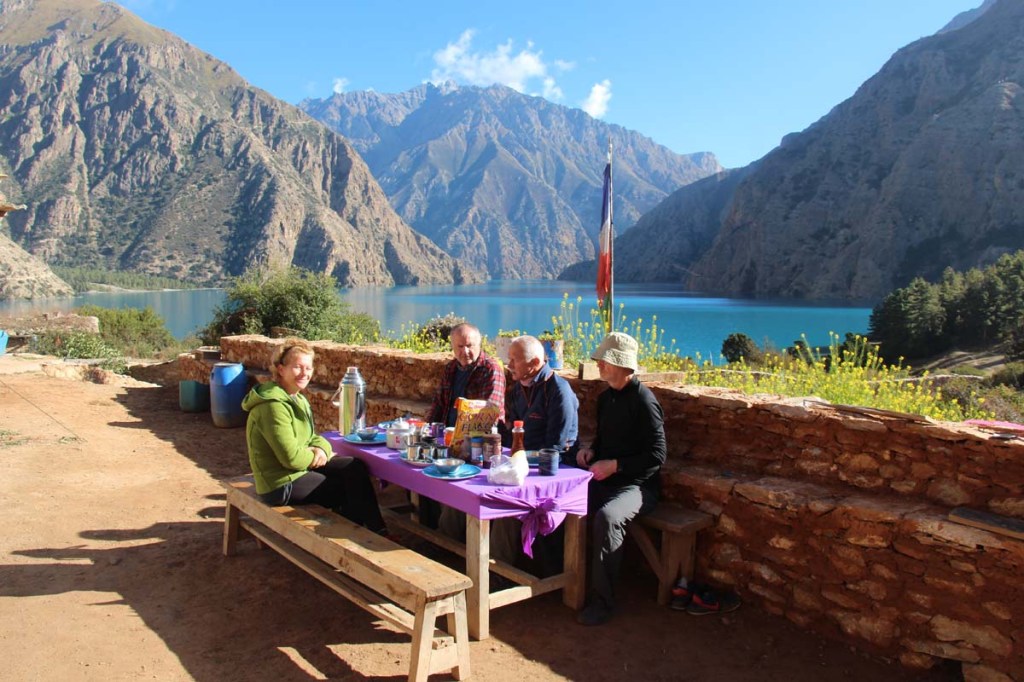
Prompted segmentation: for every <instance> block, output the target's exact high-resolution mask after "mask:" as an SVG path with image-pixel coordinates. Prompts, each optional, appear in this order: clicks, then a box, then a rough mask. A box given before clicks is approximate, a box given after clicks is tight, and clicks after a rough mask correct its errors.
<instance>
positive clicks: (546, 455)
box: [537, 448, 561, 476]
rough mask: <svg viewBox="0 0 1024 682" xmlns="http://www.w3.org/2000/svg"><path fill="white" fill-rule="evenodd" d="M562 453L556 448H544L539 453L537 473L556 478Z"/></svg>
mask: <svg viewBox="0 0 1024 682" xmlns="http://www.w3.org/2000/svg"><path fill="white" fill-rule="evenodd" d="M559 459H561V453H560V452H559V451H558V450H556V449H555V448H542V449H541V451H540V452H538V453H537V473H539V474H540V475H541V476H554V475H555V474H557V473H558V460H559Z"/></svg>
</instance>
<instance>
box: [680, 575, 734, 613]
mask: <svg viewBox="0 0 1024 682" xmlns="http://www.w3.org/2000/svg"><path fill="white" fill-rule="evenodd" d="M669 605H670V606H671V607H672V608H673V609H675V610H676V611H686V612H687V613H689V614H690V615H692V616H706V615H709V614H712V613H729V612H730V611H735V610H736V609H738V608H739V607H740V598H739V596H737V595H735V594H733V593H731V592H724V593H719V592H716V591H715V590H713V589H711V588H710V587H708V586H707V585H700V584H697V583H694V584H690V585H686V584H679V585H676V586H675V587H674V588H672V602H671V603H670V604H669Z"/></svg>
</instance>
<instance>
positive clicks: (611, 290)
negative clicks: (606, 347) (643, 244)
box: [608, 136, 615, 333]
mask: <svg viewBox="0 0 1024 682" xmlns="http://www.w3.org/2000/svg"><path fill="white" fill-rule="evenodd" d="M612 171H613V167H612V138H611V136H609V137H608V223H609V225H611V230H610V234H609V236H608V263H609V266H608V333H611V332H613V331H615V219H614V217H613V216H614V215H615V213H614V211H613V210H612V204H613V203H614V199H613V197H614V192H612Z"/></svg>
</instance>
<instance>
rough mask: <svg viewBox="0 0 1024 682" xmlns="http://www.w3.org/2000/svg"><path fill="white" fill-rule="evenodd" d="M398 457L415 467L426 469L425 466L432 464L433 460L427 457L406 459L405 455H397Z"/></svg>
mask: <svg viewBox="0 0 1024 682" xmlns="http://www.w3.org/2000/svg"><path fill="white" fill-rule="evenodd" d="M398 459H400V460H402V461H403V462H405V463H406V464H408V465H409V466H411V467H416V468H417V469H426V468H427V467H431V466H434V462H433V460H429V459H406V458H405V457H399V458H398Z"/></svg>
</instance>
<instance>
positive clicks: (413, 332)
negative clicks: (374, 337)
mask: <svg viewBox="0 0 1024 682" xmlns="http://www.w3.org/2000/svg"><path fill="white" fill-rule="evenodd" d="M465 321H466V319H465V318H462V317H459V316H458V315H456V314H455V313H448V314H447V315H439V316H437V317H434V318H433V319H430V320H427V321H426V322H424V323H423V324H416V323H415V322H409V323H408V324H403V325H402V328H401V329H400V330H399V331H398V333H397V334H396V333H395V332H388V335H387V337H386V338H385V339H384V345H386V346H388V347H389V348H398V349H400V350H411V351H412V352H414V353H448V352H450V351H451V349H452V346H451V343H450V342H449V341H448V337H449V336H451V333H452V329H454V328H455V327H456V326H457V325H460V324H462V323H464V322H465ZM481 346H482V347H483V348H484V350H485V351H486V352H487V353H488V354H491V352H492V351H493V346H492V344H491V343H490V342H489V340H488V339H486V338H485V339H482V340H481Z"/></svg>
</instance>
